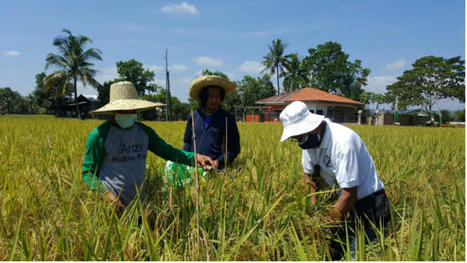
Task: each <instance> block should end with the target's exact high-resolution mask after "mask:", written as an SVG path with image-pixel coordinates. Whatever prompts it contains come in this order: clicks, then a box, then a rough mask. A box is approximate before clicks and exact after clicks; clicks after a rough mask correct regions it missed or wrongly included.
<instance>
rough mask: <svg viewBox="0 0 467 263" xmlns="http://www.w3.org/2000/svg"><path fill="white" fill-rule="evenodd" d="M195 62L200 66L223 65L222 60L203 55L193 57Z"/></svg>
mask: <svg viewBox="0 0 467 263" xmlns="http://www.w3.org/2000/svg"><path fill="white" fill-rule="evenodd" d="M194 61H195V62H196V64H198V65H201V66H208V67H220V66H222V65H224V61H222V60H221V59H215V58H211V57H204V56H200V57H197V58H195V59H194Z"/></svg>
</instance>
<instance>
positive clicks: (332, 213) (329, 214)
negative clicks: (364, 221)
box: [324, 206, 342, 226]
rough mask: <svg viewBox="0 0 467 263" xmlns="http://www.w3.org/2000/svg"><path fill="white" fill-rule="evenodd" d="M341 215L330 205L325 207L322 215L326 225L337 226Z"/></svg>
mask: <svg viewBox="0 0 467 263" xmlns="http://www.w3.org/2000/svg"><path fill="white" fill-rule="evenodd" d="M341 219H342V216H341V214H340V213H339V212H338V211H337V210H336V209H335V208H334V206H331V207H329V208H328V209H327V211H326V212H325V216H324V222H325V224H326V225H330V226H338V225H340V223H341Z"/></svg>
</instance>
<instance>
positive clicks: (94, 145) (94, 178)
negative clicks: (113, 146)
mask: <svg viewBox="0 0 467 263" xmlns="http://www.w3.org/2000/svg"><path fill="white" fill-rule="evenodd" d="M106 126H107V124H105V125H101V126H99V127H98V128H96V129H94V130H93V131H92V132H91V133H90V134H89V136H88V139H87V141H86V148H85V150H84V159H83V163H82V166H81V167H82V171H81V176H82V179H83V182H84V183H85V184H86V185H87V186H88V187H89V188H90V189H91V190H93V191H96V190H98V189H99V193H100V194H103V193H104V192H105V191H106V190H107V189H105V187H104V186H103V185H102V184H101V183H100V181H99V169H100V167H101V165H102V160H103V159H104V155H105V149H104V140H105V135H106V134H102V133H105V132H106V131H108V127H106Z"/></svg>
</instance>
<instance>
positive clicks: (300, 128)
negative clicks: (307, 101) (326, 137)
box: [281, 114, 324, 142]
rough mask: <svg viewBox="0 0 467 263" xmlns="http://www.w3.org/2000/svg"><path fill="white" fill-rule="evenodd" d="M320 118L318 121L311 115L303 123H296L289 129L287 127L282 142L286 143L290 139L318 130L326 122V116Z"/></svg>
mask: <svg viewBox="0 0 467 263" xmlns="http://www.w3.org/2000/svg"><path fill="white" fill-rule="evenodd" d="M318 116H321V117H320V118H318V119H316V117H315V118H313V117H312V115H310V114H309V115H308V116H307V117H306V118H305V119H303V120H302V121H300V122H297V123H294V124H290V125H288V126H287V127H285V128H284V131H283V132H282V136H281V142H284V141H286V140H287V139H289V138H290V137H293V136H297V135H301V134H305V133H308V132H311V131H313V130H315V129H316V128H318V126H319V125H320V124H321V122H322V121H323V120H324V116H322V115H318Z"/></svg>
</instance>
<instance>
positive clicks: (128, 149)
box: [119, 140, 146, 154]
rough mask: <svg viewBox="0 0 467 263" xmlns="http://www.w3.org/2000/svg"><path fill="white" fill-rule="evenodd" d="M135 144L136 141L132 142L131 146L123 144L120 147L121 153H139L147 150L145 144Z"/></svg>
mask: <svg viewBox="0 0 467 263" xmlns="http://www.w3.org/2000/svg"><path fill="white" fill-rule="evenodd" d="M134 143H135V141H134V140H132V143H131V144H129V145H127V144H124V143H122V144H121V146H120V151H119V153H120V154H129V153H139V152H142V151H145V150H146V149H145V148H144V145H143V144H134Z"/></svg>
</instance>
